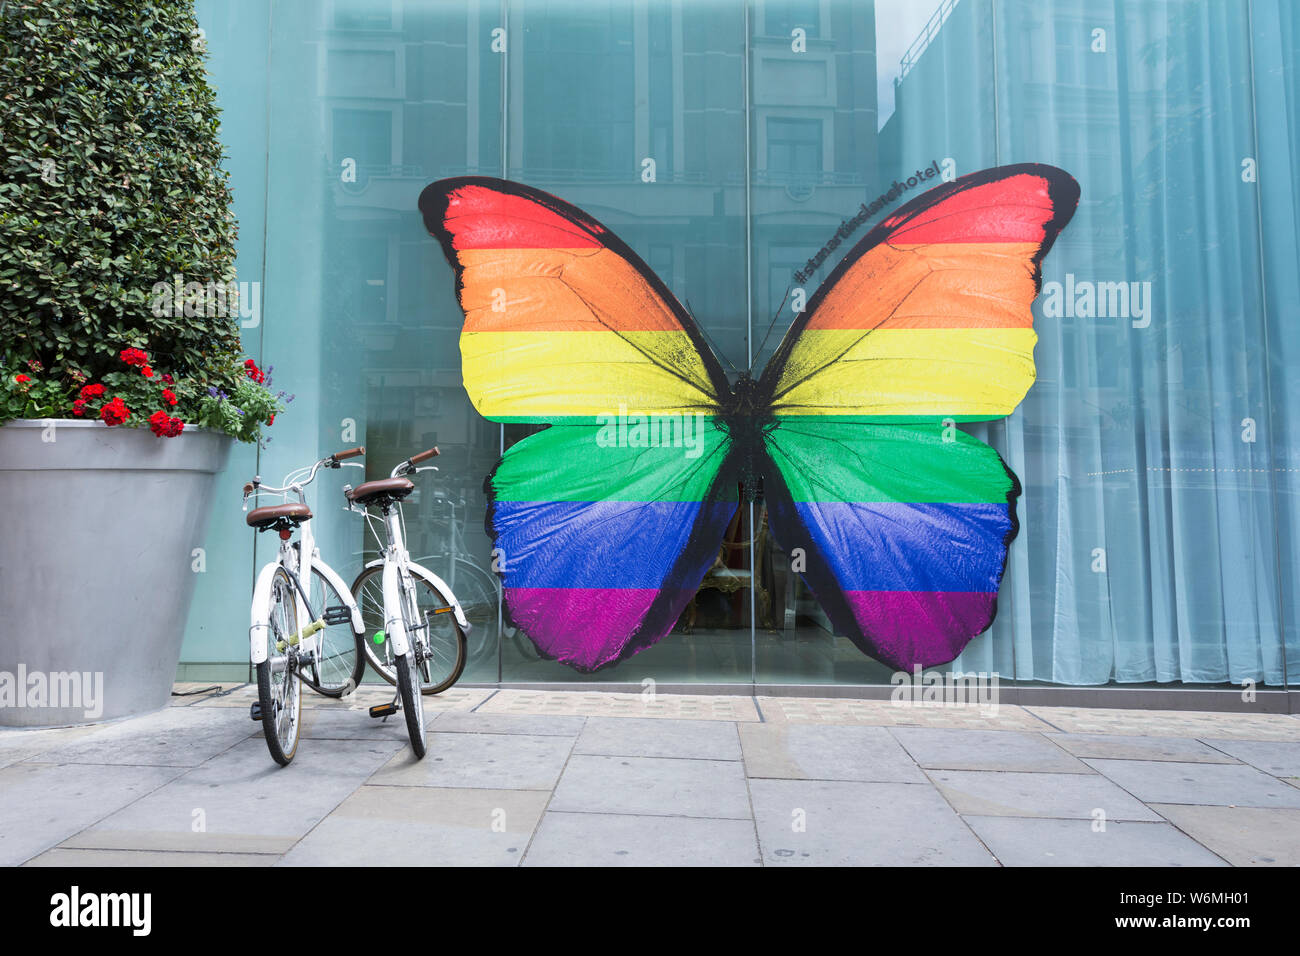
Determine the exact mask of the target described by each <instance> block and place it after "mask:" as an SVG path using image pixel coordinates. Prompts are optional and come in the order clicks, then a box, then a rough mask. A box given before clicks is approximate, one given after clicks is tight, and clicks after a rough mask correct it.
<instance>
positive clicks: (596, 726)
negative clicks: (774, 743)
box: [573, 717, 758, 760]
mask: <svg viewBox="0 0 1300 956" xmlns="http://www.w3.org/2000/svg"><path fill="white" fill-rule="evenodd" d="M754 726H758V725H754ZM573 752H574V753H577V754H606V755H610V756H621V757H683V758H693V759H697V760H739V759H740V737H739V736H737V734H736V725H735V724H733V723H731V722H730V721H720V720H673V721H665V720H660V719H657V718H654V717H588V718H587V725H586V726H585V727H584V728H583V729H582V733H581V735H580V736H579V737H578V742H577V743H576V744H575V745H574V747H573Z"/></svg>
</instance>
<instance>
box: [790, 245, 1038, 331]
mask: <svg viewBox="0 0 1300 956" xmlns="http://www.w3.org/2000/svg"><path fill="white" fill-rule="evenodd" d="M1037 251H1038V244H1037V243H1032V242H984V243H976V242H950V243H933V244H926V245H910V244H909V245H892V244H890V245H879V246H876V247H875V248H873V249H872V250H871V251H870V252H868V253H867V254H866V255H864V256H863V257H862V258H861V259H859V260H858V261H857V262H856V263H854V265H853V266H852V267H851V268H850V269H849V270H848V272H846V273H845V274H844V275H843V276H841V277H840V280H839V281H838V282H837V283H836V284H835V286H834V287H833V288H832V289H831V291H830V292H829V294H827V296H826V298H825V299H824V300H823V301H822V303H821V304H820V305H819V306H818V308H817V311H816V312H815V313H814V314H813V316H812V318H811V320H810V321H809V323H808V326H807V328H808V329H810V330H811V329H845V330H847V329H1018V328H1021V329H1027V328H1030V327H1031V326H1032V325H1033V315H1032V313H1031V312H1030V310H1029V306H1030V304H1031V303H1032V302H1033V301H1034V296H1035V295H1037V292H1038V290H1037V289H1036V287H1035V283H1034V265H1033V262H1032V257H1033V256H1034V254H1035V253H1036V252H1037Z"/></svg>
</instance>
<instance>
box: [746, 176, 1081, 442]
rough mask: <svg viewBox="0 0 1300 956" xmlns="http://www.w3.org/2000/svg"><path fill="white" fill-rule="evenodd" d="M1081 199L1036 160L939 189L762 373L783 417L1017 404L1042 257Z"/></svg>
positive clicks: (893, 228)
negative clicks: (1031, 307)
mask: <svg viewBox="0 0 1300 956" xmlns="http://www.w3.org/2000/svg"><path fill="white" fill-rule="evenodd" d="M1078 202H1079V184H1078V183H1076V182H1075V181H1074V179H1073V178H1071V176H1070V175H1069V174H1068V173H1066V172H1064V171H1063V170H1060V169H1056V168H1054V167H1051V166H1040V165H1033V164H1026V165H1020V166H1003V167H999V168H997V169H989V170H985V171H983V172H979V173H973V174H971V175H969V176H964V177H962V178H960V179H957V180H955V181H954V182H951V183H947V184H945V185H943V186H939V187H936V188H935V189H932V190H930V191H929V192H927V193H925V194H924V195H922V196H919V197H918V198H917V199H915V200H913V201H912V202H910V203H908V204H907V205H906V206H904V207H903V208H902V209H900V210H899V211H898V212H896V213H895V214H894V215H892V216H890V217H889V218H888V219H886V220H884V221H883V222H882V223H881V224H880V225H879V226H877V227H876V228H875V229H873V230H872V231H871V232H870V233H869V234H868V235H867V236H866V237H865V238H863V239H862V241H861V242H859V243H858V244H857V245H856V246H854V248H853V249H852V250H851V251H850V252H849V254H848V255H846V256H845V257H844V260H843V261H842V262H841V263H840V264H839V265H838V266H837V267H836V268H835V269H834V270H833V271H832V272H831V274H830V276H828V277H827V279H826V281H825V282H824V283H823V284H822V286H821V288H819V289H818V290H817V292H816V293H815V294H814V295H813V297H812V299H811V300H810V301H809V303H808V308H807V309H806V310H805V311H804V312H803V313H802V314H801V315H800V316H799V318H798V319H797V320H796V321H795V323H794V324H793V325H792V326H791V328H790V331H789V332H788V333H787V335H786V337H785V339H784V341H783V342H782V343H781V345H780V347H779V348H778V349H777V352H776V355H774V356H773V358H772V361H771V362H770V363H769V364H768V367H767V368H766V369H765V370H764V372H763V378H762V387H761V388H760V394H761V395H762V396H763V398H764V399H765V401H766V402H767V403H768V405H769V407H771V409H772V410H773V411H774V412H775V413H776V414H778V415H829V416H835V417H859V416H868V417H870V418H872V419H874V420H876V421H880V420H882V419H891V420H900V421H908V420H914V419H915V417H916V416H952V417H953V418H956V419H957V420H979V419H989V418H1001V417H1003V416H1005V415H1009V414H1011V412H1012V411H1013V410H1014V409H1015V407H1016V405H1018V404H1019V403H1020V400H1021V399H1023V398H1024V397H1025V393H1026V392H1027V391H1029V386H1030V385H1032V384H1033V381H1034V376H1035V371H1034V344H1035V343H1036V342H1037V336H1036V335H1035V334H1034V329H1033V315H1032V313H1031V312H1030V308H1029V306H1030V303H1032V302H1033V300H1034V298H1035V296H1037V295H1038V290H1039V287H1040V284H1041V271H1040V268H1039V263H1041V262H1042V259H1043V257H1044V256H1045V255H1046V254H1047V251H1048V250H1049V249H1050V248H1051V246H1052V243H1053V242H1054V241H1055V239H1056V237H1057V235H1058V234H1059V233H1060V231H1061V229H1063V228H1064V227H1065V224H1066V223H1067V222H1069V220H1070V217H1071V216H1072V215H1073V214H1074V210H1075V207H1076V206H1077V205H1078Z"/></svg>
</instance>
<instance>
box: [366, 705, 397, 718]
mask: <svg viewBox="0 0 1300 956" xmlns="http://www.w3.org/2000/svg"><path fill="white" fill-rule="evenodd" d="M397 710H398V705H397V704H375V706H373V707H371V708H370V716H371V717H392V716H393V714H395V713H397Z"/></svg>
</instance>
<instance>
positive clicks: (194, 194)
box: [0, 0, 283, 441]
mask: <svg viewBox="0 0 1300 956" xmlns="http://www.w3.org/2000/svg"><path fill="white" fill-rule="evenodd" d="M204 55H205V51H204V46H203V39H202V34H201V33H200V31H199V28H198V23H197V21H196V20H195V16H194V5H193V0H139V2H131V0H6V2H3V3H0V423H2V422H4V421H6V420H9V419H12V418H20V417H21V418H60V417H62V418H67V417H87V418H89V417H97V418H101V419H102V420H104V421H105V422H106V423H108V424H125V425H131V426H137V427H151V428H153V430H154V432H155V434H158V435H160V436H168V435H172V434H178V433H179V432H180V427H179V426H180V423H181V422H182V421H184V422H187V423H191V424H197V425H203V426H207V427H211V428H216V429H219V430H221V431H224V432H226V433H227V434H230V435H233V436H235V437H237V438H239V439H241V440H244V441H256V440H258V439H259V438H260V437H261V429H262V427H263V425H265V424H266V423H267V422H268V421H270V420H272V419H274V417H275V415H276V413H277V412H279V411H282V410H283V402H282V400H281V396H282V395H283V393H280V395H275V394H272V393H271V392H270V389H269V387H268V386H269V382H268V380H267V379H266V378H265V377H264V376H263V373H262V372H261V371H260V370H257V368H256V366H246V365H245V364H244V362H243V357H242V353H241V351H240V344H239V325H238V316H239V312H238V307H237V297H236V295H235V285H234V279H235V268H234V262H235V236H236V232H237V227H236V223H235V220H234V217H233V215H232V214H231V211H230V202H231V196H230V189H229V187H228V185H227V174H226V172H225V171H224V170H223V169H222V168H221V160H222V156H223V151H222V147H221V143H220V140H219V137H218V131H219V124H218V118H219V110H218V109H217V106H216V103H215V99H216V97H215V94H214V92H213V90H212V88H211V87H210V86H209V85H208V82H207V78H206V74H205V70H204ZM141 356H143V358H141ZM101 386H102V389H101ZM115 399H117V400H118V401H117V402H115V401H114V400H115ZM159 413H162V416H161V417H160V415H159Z"/></svg>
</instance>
